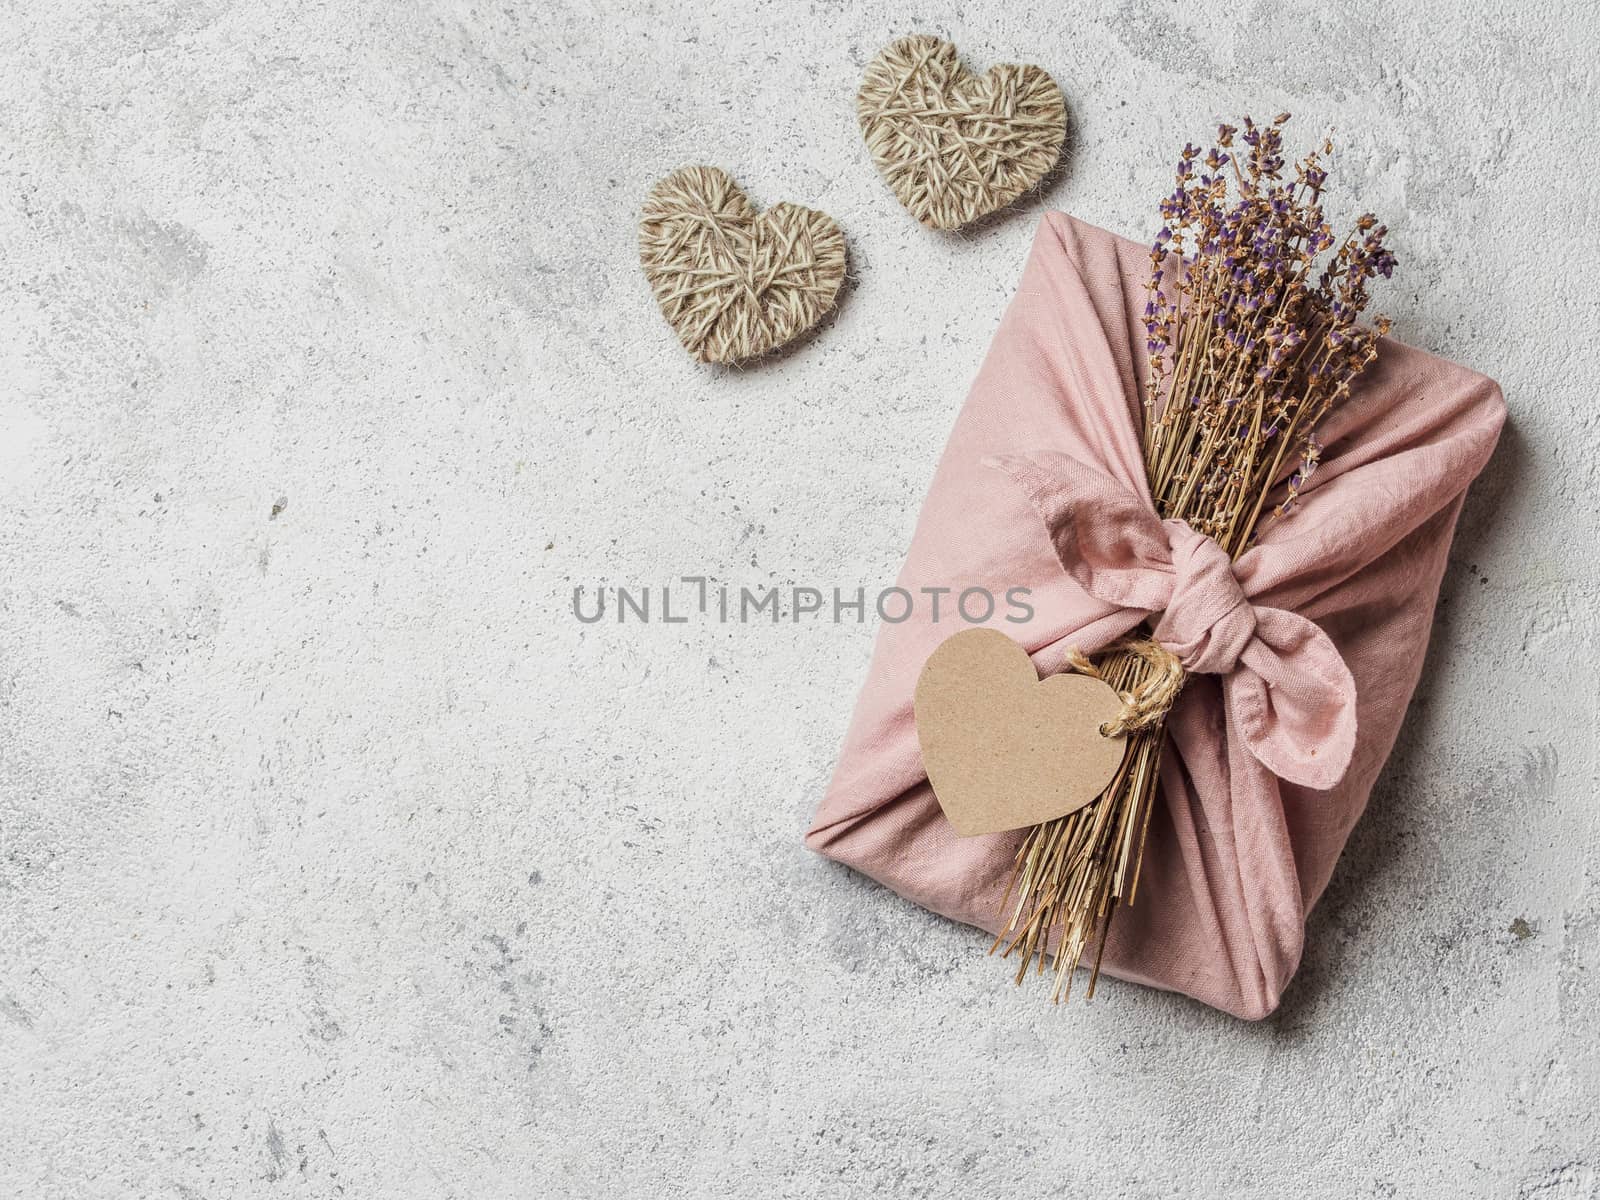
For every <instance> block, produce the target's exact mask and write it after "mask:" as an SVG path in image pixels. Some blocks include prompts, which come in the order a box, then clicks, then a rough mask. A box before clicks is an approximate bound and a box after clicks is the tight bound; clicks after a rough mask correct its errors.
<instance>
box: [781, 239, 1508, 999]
mask: <svg viewBox="0 0 1600 1200" xmlns="http://www.w3.org/2000/svg"><path fill="white" fill-rule="evenodd" d="M1147 253H1148V252H1147V251H1146V249H1145V248H1144V247H1142V246H1138V245H1136V244H1134V243H1132V242H1129V241H1127V240H1125V239H1123V238H1119V237H1117V236H1115V235H1113V234H1110V233H1107V232H1106V231H1104V230H1101V229H1096V228H1094V227H1093V226H1090V225H1086V224H1084V223H1082V222H1080V221H1076V220H1074V219H1073V218H1071V217H1068V216H1066V215H1064V214H1061V213H1051V214H1049V215H1047V216H1046V217H1045V218H1044V220H1043V222H1042V223H1041V225H1040V228H1039V232H1038V235H1037V236H1036V238H1035V240H1034V245H1033V251H1032V254H1031V256H1030V258H1029V261H1028V264H1027V267H1026V269H1025V271H1024V273H1023V277H1022V282H1021V285H1020V287H1019V288H1018V292H1017V295H1016V297H1015V299H1014V300H1013V301H1012V304H1011V306H1010V308H1009V309H1008V311H1007V312H1006V315H1005V318H1004V320H1003V321H1002V322H1001V325H1000V329H999V331H998V332H997V333H996V334H995V338H994V342H993V344H992V346H991V347H990V351H989V354H988V357H987V358H986V359H985V361H984V364H983V367H982V369H981V370H980V372H979V374H978V378H977V381H976V382H975V383H974V384H973V387H972V391H971V393H970V395H969V396H968V398H967V402H966V404H965V406H964V407H963V408H962V410H961V414H960V416H959V417H958V419H957V421H956V426H955V429H954V431H953V432H952V434H951V437H950V441H949V444H948V445H947V447H946V449H945V453H944V457H943V459H942V460H941V462H940V464H939V468H938V471H937V473H936V474H935V476H934V481H933V485H932V487H931V488H930V490H929V493H928V496H927V499H926V500H925V502H924V504H923V509H922V515H921V518H920V520H919V522H918V525H917V530H916V534H915V536H914V537H913V539H912V544H911V549H910V551H909V553H908V555H907V557H906V562H905V566H904V567H903V568H902V570H901V573H900V577H899V580H898V584H899V586H900V587H902V588H906V589H908V590H909V591H912V592H913V593H915V592H917V590H918V589H920V588H922V587H953V588H955V589H957V590H958V591H959V590H961V589H964V588H970V587H985V588H988V589H989V590H990V591H991V592H992V593H994V594H996V595H1003V594H1004V593H1005V592H1006V590H1007V589H1009V588H1013V587H1027V588H1030V589H1031V590H1032V595H1031V597H1030V598H1029V600H1030V603H1031V604H1032V605H1033V608H1034V616H1033V618H1032V619H1031V620H1030V621H1029V622H1028V623H1026V624H1021V625H1018V624H1007V623H1005V622H1003V621H1001V620H998V619H997V620H995V621H994V622H993V624H994V625H995V626H996V627H998V628H1001V629H1003V630H1004V631H1005V632H1007V633H1009V634H1010V635H1011V636H1013V637H1015V638H1017V640H1018V641H1020V642H1022V643H1023V645H1025V646H1026V647H1027V649H1028V651H1029V653H1030V654H1032V655H1033V659H1034V662H1035V664H1036V665H1037V666H1038V668H1039V671H1040V673H1041V674H1047V673H1049V672H1052V671H1056V670H1059V669H1060V668H1061V666H1062V663H1063V661H1064V658H1065V655H1066V652H1067V650H1068V649H1069V648H1072V647H1076V648H1078V649H1080V650H1083V651H1085V652H1090V653H1092V652H1093V651H1095V650H1097V649H1099V648H1101V647H1103V646H1105V645H1107V644H1108V643H1109V642H1111V641H1113V640H1114V639H1115V638H1116V637H1118V636H1119V635H1120V634H1122V633H1124V632H1126V631H1127V630H1129V629H1131V628H1133V627H1134V626H1135V625H1137V624H1138V623H1139V622H1140V621H1141V620H1143V619H1144V618H1145V616H1146V615H1147V614H1150V615H1152V619H1153V620H1156V621H1158V626H1157V628H1158V629H1159V630H1160V634H1159V635H1158V636H1160V637H1161V639H1162V640H1163V642H1164V643H1165V644H1167V645H1169V646H1171V647H1172V648H1173V649H1174V651H1175V652H1176V653H1178V654H1179V655H1180V657H1182V658H1183V659H1184V660H1185V662H1186V663H1187V664H1188V665H1189V666H1190V668H1191V669H1192V670H1193V671H1195V672H1196V674H1195V675H1194V676H1193V677H1192V678H1191V679H1190V681H1189V683H1188V685H1187V686H1186V687H1185V689H1184V692H1183V695H1182V696H1181V698H1180V699H1179V702H1178V704H1177V706H1176V707H1175V708H1174V710H1173V712H1172V714H1171V716H1170V718H1169V720H1168V729H1169V732H1170V744H1169V748H1168V752H1167V755H1166V757H1165V759H1164V761H1163V764H1162V773H1161V782H1162V799H1161V801H1160V803H1159V804H1158V807H1157V810H1156V813H1155V815H1154V818H1153V820H1152V823H1151V829H1150V837H1149V842H1148V844H1147V847H1146V852H1145V863H1144V869H1143V873H1142V876H1141V879H1140V884H1139V897H1138V902H1137V903H1136V904H1135V905H1133V906H1132V907H1130V908H1127V909H1125V910H1124V911H1122V912H1120V913H1119V914H1118V917H1117V920H1116V922H1115V923H1114V924H1113V926H1112V933H1111V937H1110V939H1109V942H1108V944H1107V946H1106V949H1105V958H1104V968H1103V969H1104V970H1105V971H1106V972H1107V973H1109V974H1111V975H1114V976H1117V977H1118V978H1122V979H1128V980H1133V981H1136V982H1139V983H1145V984H1149V985H1151V986H1155V987H1160V988H1167V989H1170V990H1173V991H1179V992H1184V993H1187V994H1188V995H1191V996H1193V997H1195V998H1196V999H1198V1000H1201V1001H1204V1002H1205V1003H1207V1004H1210V1005H1212V1006H1214V1007H1216V1008H1220V1009H1222V1010H1224V1011H1226V1012H1229V1013H1233V1014H1235V1015H1236V1016H1240V1017H1247V1018H1259V1017H1263V1016H1265V1015H1267V1014H1268V1013H1270V1012H1271V1011H1272V1010H1273V1009H1274V1008H1276V1007H1277V1004H1278V1000H1279V997H1280V996H1281V995H1282V992H1283V989H1284V987H1285V986H1286V985H1287V984H1288V982H1289V980H1290V978H1291V977H1292V976H1293V974H1294V972H1295V970H1296V969H1297V968H1298V966H1299V964H1300V957H1301V952H1302V949H1303V946H1304V941H1305V917H1306V913H1307V912H1308V910H1309V909H1310V907H1311V905H1312V904H1313V903H1315V901H1316V899H1317V897H1318V896H1320V895H1321V894H1322V891H1323V889H1324V888H1325V887H1326V886H1327V883H1328V879H1329V877H1330V876H1331V874H1332V872H1333V867H1334V863H1335V861H1336V860H1337V859H1338V856H1339V853H1340V851H1341V850H1342V849H1343V847H1344V844H1345V840H1346V838H1347V837H1348V836H1349V833H1350V830H1351V827H1352V826H1353V825H1354V824H1355V822H1356V819H1357V818H1358V817H1359V816H1360V815H1361V812H1362V809H1363V808H1365V806H1366V803H1367V797H1368V795H1369V794H1370V792H1371V789H1372V785H1373V782H1374V780H1375V779H1376V778H1377V775H1378V772H1379V770H1380V769H1381V768H1382V766H1383V763H1384V760H1385V759H1386V758H1387V757H1388V755H1389V751H1390V749H1391V748H1392V747H1393V745H1394V741H1395V737H1396V735H1397V734H1398V732H1399V728H1400V722H1401V720H1402V718H1403V717H1404V715H1405V709H1406V705H1407V704H1408V703H1409V701H1410V698H1411V693H1412V691H1413V689H1414V688H1415V687H1416V683H1417V677H1418V674H1419V672H1420V670H1421V665H1422V658H1423V652H1424V650H1425V649H1426V647H1427V642H1428V633H1429V628H1430V625H1431V622H1432V615H1433V609H1434V604H1435V601H1436V599H1437V595H1438V589H1439V580H1440V577H1441V575H1442V574H1443V572H1444V566H1445V558H1446V555H1447V553H1448V550H1449V546H1450V539H1451V536H1452V533H1453V531H1454V528H1455V523H1456V518H1457V516H1458V515H1459V513H1460V511H1461V503H1462V498H1463V496H1464V495H1465V492H1466V488H1467V485H1468V484H1469V483H1470V482H1471V480H1472V479H1473V478H1474V477H1475V476H1476V475H1477V473H1478V472H1479V470H1481V469H1482V467H1483V465H1484V463H1485V462H1487V461H1488V458H1489V455H1490V453H1491V452H1492V451H1493V449H1494V445H1495V442H1496V440H1497V438H1498V436H1499V431H1500V427H1501V425H1502V423H1503V421H1504V419H1505V404H1504V401H1503V400H1502V399H1501V396H1500V390H1499V388H1498V387H1496V386H1495V384H1494V383H1493V382H1492V381H1490V380H1488V379H1486V378H1484V377H1483V376H1481V375H1477V374H1474V373H1473V372H1471V371H1469V370H1466V369H1465V368H1463V367H1459V366H1457V365H1455V364H1453V363H1450V362H1447V361H1445V360H1443V359H1440V358H1437V357H1435V356H1433V355H1430V354H1427V353H1424V352H1423V351H1420V350H1415V349H1412V348H1410V347H1408V346H1404V345H1401V344H1399V343H1397V342H1394V341H1390V340H1387V339H1386V340H1385V341H1384V342H1383V343H1382V346H1381V349H1380V352H1379V355H1378V358H1377V360H1376V361H1375V362H1374V363H1373V364H1372V366H1371V367H1370V368H1369V369H1368V371H1367V372H1366V373H1365V374H1364V375H1363V377H1362V380H1361V382H1360V384H1359V386H1358V387H1357V388H1356V389H1355V391H1354V393H1353V394H1352V396H1351V397H1350V399H1349V400H1348V401H1347V402H1346V403H1344V404H1343V405H1342V406H1341V407H1340V408H1338V409H1336V410H1335V411H1334V413H1332V414H1331V415H1330V416H1329V418H1328V419H1327V420H1326V421H1325V422H1324V423H1323V426H1322V428H1321V430H1320V436H1321V440H1322V442H1323V443H1324V446H1325V452H1324V455H1323V461H1322V464H1321V466H1320V467H1319V468H1318V470H1317V472H1316V473H1315V474H1314V475H1313V476H1312V477H1311V479H1310V480H1309V481H1308V483H1307V485H1306V488H1305V490H1304V491H1303V492H1302V494H1301V498H1300V501H1299V504H1298V506H1297V507H1296V509H1295V510H1294V512H1293V513H1292V514H1291V515H1290V516H1289V517H1288V518H1286V519H1283V520H1280V521H1277V522H1274V523H1273V524H1271V525H1270V526H1269V527H1268V528H1267V529H1266V531H1265V532H1264V534H1263V536H1262V537H1261V538H1260V540H1259V541H1258V543H1257V545H1256V546H1254V547H1253V548H1252V549H1251V550H1250V551H1248V552H1247V553H1246V554H1244V555H1243V556H1241V558H1240V559H1239V560H1238V562H1236V563H1234V564H1232V570H1231V578H1228V577H1227V576H1228V575H1229V573H1228V572H1227V571H1219V564H1218V563H1217V562H1216V561H1213V560H1214V559H1215V555H1212V554H1209V553H1208V552H1207V550H1206V548H1205V547H1204V546H1201V545H1197V544H1196V540H1197V535H1195V534H1193V532H1192V531H1189V530H1188V528H1187V526H1184V525H1183V524H1182V523H1181V522H1165V523H1163V522H1160V521H1158V520H1157V519H1156V518H1155V515H1154V513H1153V511H1151V509H1150V499H1149V489H1148V486H1147V484H1146V481H1145V476H1144V466H1143V460H1142V457H1141V454H1140V442H1139V426H1140V423H1141V414H1142V402H1143V381H1144V375H1145V369H1146V365H1147V363H1146V357H1145V351H1144V344H1143V330H1142V328H1141V325H1140V318H1139V314H1140V312H1141V311H1142V309H1143V306H1144V300H1145V294H1144V283H1145V280H1146V279H1148V277H1149V269H1150V268H1149V259H1148V257H1147ZM1198 540H1199V541H1205V539H1198ZM1208 544H1209V545H1210V546H1211V548H1212V549H1213V550H1215V549H1216V548H1215V544H1214V543H1208ZM1221 566H1226V563H1225V560H1224V562H1223V563H1222V564H1221ZM928 608H929V606H926V605H919V606H917V610H916V612H915V614H914V615H913V616H912V617H911V619H909V620H906V621H905V622H903V623H900V624H885V625H884V626H883V627H882V628H881V629H880V631H879V633H878V641H877V646H876V650H875V652H874V655H873V661H872V667H871V670H870V671H869V673H868V677H867V682H866V685H865V686H864V688H863V689H862V692H861V696H860V698H859V700H858V701H857V705H856V711H855V716H854V718H853V720H852V722H851V726H850V731H849V733H848V734H847V736H846V738H845V745H844V750H843V753H842V755H841V758H840V761H839V765H838V768H837V770H836V771H835V773H834V777H833V782H832V783H831V785H830V786H829V788H828V791H827V793H826V795H825V796H824V797H823V800H822V803H821V805H820V807H819V809H818V811H817V815H816V819H815V822H814V823H813V827H812V829H811V830H810V832H809V833H808V834H807V835H806V842H807V844H808V845H809V846H811V847H812V848H813V849H815V850H817V851H819V852H821V853H823V854H826V855H827V856H829V857H830V858H834V859H837V860H839V861H840V862H843V863H846V864H848V865H850V866H852V867H854V868H856V869H857V870H860V871H862V872H864V873H866V874H868V875H870V876H872V877H873V878H875V879H877V880H879V881H881V882H882V883H884V884H886V885H888V886H889V887H891V888H893V889H894V890H895V891H897V892H899V893H900V894H901V895H903V896H905V897H907V898H908V899H910V900H913V901H915V902H916V903H918V904H921V905H923V906H925V907H927V908H930V909H932V910H933V911H935V912H938V913H942V914H943V915H945V916H948V917H951V918H953V919H954V920H958V921H963V922H966V923H968V924H971V925H976V926H979V927H980V928H983V929H986V930H989V931H990V932H994V931H995V930H996V928H997V921H996V918H997V916H998V914H999V905H1000V899H1001V896H1002V894H1003V892H1004V889H1005V885H1006V881H1007V878H1008V877H1009V873H1010V868H1011V861H1012V856H1013V854H1014V853H1015V850H1016V847H1017V844H1018V842H1019V841H1020V838H1021V836H1022V835H1021V833H1020V832H1013V833H1005V834H991V835H986V836H981V837H974V838H960V837H957V836H956V834H955V832H954V830H952V829H951V827H950V825H949V823H948V822H947V821H946V820H945V818H944V815H943V813H942V812H941V811H940V809H939V805H938V802H937V801H936V800H935V799H934V797H933V793H932V791H931V789H930V788H929V787H928V783H927V778H926V776H925V774H924V772H923V770H922V761H921V754H920V752H919V750H918V747H917V736H916V728H915V725H914V722H913V717H912V692H913V689H914V688H915V685H916V680H917V676H918V674H919V673H920V672H921V669H922V664H923V662H924V661H925V660H926V659H927V657H928V655H929V654H930V653H931V652H932V651H933V649H934V647H936V646H937V645H938V644H939V643H940V642H941V641H943V640H944V639H945V638H946V637H947V636H949V635H950V634H951V633H953V632H955V631H956V630H957V629H958V628H960V627H961V626H959V625H952V624H951V623H950V622H949V620H948V614H947V619H946V620H945V621H944V622H942V623H940V622H934V621H932V620H931V619H930V616H929V612H928V611H925V610H928ZM1291 780H1293V781H1294V782H1291ZM1318 789H1321V790H1318Z"/></svg>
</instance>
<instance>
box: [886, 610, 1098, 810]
mask: <svg viewBox="0 0 1600 1200" xmlns="http://www.w3.org/2000/svg"><path fill="white" fill-rule="evenodd" d="M915 709H916V718H917V741H918V742H920V743H921V745H922V763H923V767H924V769H925V770H926V771H927V773H928V782H929V783H931V784H932V785H933V794H934V796H935V797H937V798H938V801H939V807H941V808H942V809H944V815H945V816H946V817H947V818H949V821H950V824H951V825H953V826H955V831H956V832H957V833H958V834H960V835H961V836H962V837H971V836H973V835H974V834H979V833H999V832H1001V831H1002V830H1006V829H1021V828H1023V827H1024V826H1029V825H1039V824H1042V823H1044V822H1045V821H1052V820H1054V819H1055V818H1056V817H1062V816H1065V815H1066V814H1067V813H1070V812H1075V811H1076V810H1078V809H1080V808H1082V807H1083V806H1084V805H1085V804H1088V803H1089V802H1090V801H1091V800H1093V799H1094V798H1095V797H1096V796H1098V795H1099V794H1100V793H1101V792H1103V791H1104V790H1105V788H1106V785H1107V784H1109V783H1110V782H1111V780H1112V778H1113V777H1114V776H1115V775H1116V773H1117V768H1118V767H1119V766H1121V764H1122V752H1123V749H1124V742H1125V739H1124V738H1123V737H1121V736H1118V737H1104V736H1102V735H1101V733H1100V727H1101V726H1102V725H1104V724H1107V723H1108V722H1110V721H1112V720H1113V719H1114V718H1115V717H1116V716H1117V714H1118V713H1119V712H1121V710H1122V700H1121V698H1120V697H1118V695H1117V693H1116V692H1115V691H1114V690H1112V688H1111V687H1110V686H1109V685H1107V684H1105V683H1103V682H1101V681H1100V680H1098V679H1094V678H1092V677H1090V676H1088V675H1052V676H1050V677H1049V678H1048V679H1045V680H1040V678H1039V675H1038V672H1037V671H1035V670H1034V669H1033V663H1032V662H1030V661H1029V659H1028V652H1027V651H1026V650H1024V649H1023V648H1022V647H1021V646H1019V645H1017V643H1016V642H1014V641H1012V640H1011V639H1010V638H1008V637H1007V636H1006V635H1005V634H1003V633H1001V632H1000V631H999V630H996V629H968V630H964V631H963V632H961V633H958V634H956V635H955V636H954V637H951V638H949V639H947V640H946V641H945V642H944V643H943V644H942V645H940V646H939V648H938V649H937V650H935V651H934V652H933V653H932V654H931V655H929V656H928V661H927V663H926V664H924V666H923V668H922V675H921V677H920V678H919V679H918V680H917V691H916V698H915Z"/></svg>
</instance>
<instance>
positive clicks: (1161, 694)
mask: <svg viewBox="0 0 1600 1200" xmlns="http://www.w3.org/2000/svg"><path fill="white" fill-rule="evenodd" d="M1118 650H1126V651H1128V652H1129V653H1130V654H1137V655H1138V656H1139V657H1140V658H1142V659H1144V660H1145V662H1147V663H1149V664H1150V666H1151V668H1152V672H1151V674H1149V675H1148V676H1146V677H1145V678H1144V679H1142V680H1140V681H1139V682H1138V683H1137V684H1135V685H1134V686H1133V687H1132V688H1131V689H1130V690H1128V691H1125V692H1118V693H1117V695H1119V696H1121V697H1122V711H1121V712H1120V713H1118V714H1117V717H1116V719H1115V720H1114V721H1108V722H1106V724H1104V725H1102V726H1100V735H1101V736H1102V737H1119V736H1121V735H1122V734H1125V733H1137V732H1138V731H1139V730H1141V729H1149V728H1151V727H1153V726H1155V725H1157V724H1159V723H1160V721H1161V719H1162V718H1163V717H1165V716H1166V715H1167V713H1168V712H1169V711H1170V710H1171V708H1172V706H1173V704H1174V703H1175V702H1176V701H1177V699H1178V693H1179V692H1181V691H1183V680H1184V674H1183V664H1182V663H1180V662H1179V661H1178V656H1177V655H1176V654H1174V653H1172V651H1170V650H1168V649H1167V648H1166V647H1165V646H1163V645H1162V644H1161V643H1160V642H1158V641H1156V640H1155V639H1154V638H1125V639H1123V640H1121V641H1119V642H1116V643H1114V644H1113V645H1110V646H1107V647H1106V649H1105V650H1104V651H1102V653H1105V654H1110V653H1113V652H1115V651H1118ZM1067 666H1069V667H1071V668H1072V669H1073V670H1074V671H1077V672H1078V673H1079V674H1080V675H1092V676H1093V677H1094V678H1096V679H1103V678H1104V676H1103V675H1101V673H1100V668H1099V667H1097V666H1095V665H1094V663H1093V662H1091V661H1090V660H1089V659H1088V657H1087V656H1085V655H1084V654H1082V653H1080V652H1079V651H1078V650H1076V649H1071V650H1068V651H1067Z"/></svg>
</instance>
